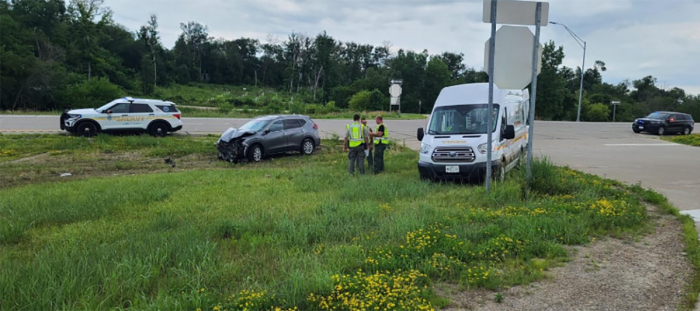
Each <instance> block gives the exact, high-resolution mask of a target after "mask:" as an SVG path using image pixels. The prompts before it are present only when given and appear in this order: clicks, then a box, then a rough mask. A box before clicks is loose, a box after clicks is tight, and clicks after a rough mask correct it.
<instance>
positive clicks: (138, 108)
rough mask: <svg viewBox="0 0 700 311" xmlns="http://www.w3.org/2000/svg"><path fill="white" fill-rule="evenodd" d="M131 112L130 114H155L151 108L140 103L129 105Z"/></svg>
mask: <svg viewBox="0 0 700 311" xmlns="http://www.w3.org/2000/svg"><path fill="white" fill-rule="evenodd" d="M129 112H130V113H151V112H153V109H152V108H151V106H149V105H146V104H138V103H133V104H131V105H129Z"/></svg>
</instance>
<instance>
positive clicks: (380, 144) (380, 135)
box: [370, 116, 389, 174]
mask: <svg viewBox="0 0 700 311" xmlns="http://www.w3.org/2000/svg"><path fill="white" fill-rule="evenodd" d="M375 121H376V122H377V130H376V131H374V133H372V134H370V135H371V136H372V137H374V173H375V174H379V173H381V172H383V171H384V151H386V148H387V147H388V146H389V129H387V127H386V125H385V124H384V118H382V116H377V118H376V119H375Z"/></svg>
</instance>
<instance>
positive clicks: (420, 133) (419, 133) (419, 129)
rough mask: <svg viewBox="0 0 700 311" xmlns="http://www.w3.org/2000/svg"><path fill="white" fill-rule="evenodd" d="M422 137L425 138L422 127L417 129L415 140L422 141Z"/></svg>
mask: <svg viewBox="0 0 700 311" xmlns="http://www.w3.org/2000/svg"><path fill="white" fill-rule="evenodd" d="M423 137H425V131H424V130H423V128H422V127H419V128H418V133H416V138H418V141H423Z"/></svg>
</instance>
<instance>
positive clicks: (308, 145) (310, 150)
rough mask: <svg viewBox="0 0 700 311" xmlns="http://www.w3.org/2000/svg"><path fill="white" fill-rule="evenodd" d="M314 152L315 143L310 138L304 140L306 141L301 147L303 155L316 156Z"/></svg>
mask: <svg viewBox="0 0 700 311" xmlns="http://www.w3.org/2000/svg"><path fill="white" fill-rule="evenodd" d="M314 150H316V145H314V141H313V140H311V139H310V138H307V139H304V141H302V142H301V147H300V150H299V151H300V152H301V154H303V155H312V154H314Z"/></svg>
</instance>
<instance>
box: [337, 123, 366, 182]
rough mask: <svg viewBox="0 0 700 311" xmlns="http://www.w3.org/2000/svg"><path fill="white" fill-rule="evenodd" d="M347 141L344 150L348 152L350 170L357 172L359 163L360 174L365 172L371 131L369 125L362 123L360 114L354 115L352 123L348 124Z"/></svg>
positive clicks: (351, 172) (352, 172)
mask: <svg viewBox="0 0 700 311" xmlns="http://www.w3.org/2000/svg"><path fill="white" fill-rule="evenodd" d="M346 129H347V132H346V133H345V142H344V143H343V150H344V151H345V152H348V151H350V152H349V153H348V160H350V166H349V168H348V171H349V172H350V174H354V173H355V165H356V164H357V166H358V169H359V170H360V174H364V173H365V150H366V149H367V148H368V145H369V133H368V131H367V127H366V126H364V125H362V123H360V115H359V114H356V115H355V116H354V117H353V122H352V124H348V125H347V126H346Z"/></svg>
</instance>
